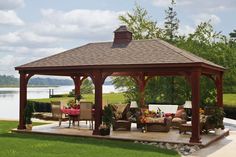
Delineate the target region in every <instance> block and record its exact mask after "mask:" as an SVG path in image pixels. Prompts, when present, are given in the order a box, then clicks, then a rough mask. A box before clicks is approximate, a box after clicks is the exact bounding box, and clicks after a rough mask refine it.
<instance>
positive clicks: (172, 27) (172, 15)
mask: <svg viewBox="0 0 236 157" xmlns="http://www.w3.org/2000/svg"><path fill="white" fill-rule="evenodd" d="M175 4H176V2H175V0H171V5H170V6H169V7H168V9H167V10H165V13H166V17H165V23H164V27H165V29H164V32H165V33H164V38H165V39H166V40H167V41H169V42H171V43H173V42H174V40H176V37H177V32H178V29H179V19H178V18H177V12H176V11H175V10H174V5H175ZM174 79H175V77H166V78H165V80H166V81H165V83H166V84H170V86H168V87H167V88H166V90H167V91H168V92H167V94H168V96H169V97H170V98H172V99H171V103H172V104H173V103H174V97H175V84H174V82H175V80H174Z"/></svg>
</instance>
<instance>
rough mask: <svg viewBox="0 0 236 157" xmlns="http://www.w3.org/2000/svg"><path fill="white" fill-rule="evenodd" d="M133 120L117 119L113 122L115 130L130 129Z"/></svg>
mask: <svg viewBox="0 0 236 157" xmlns="http://www.w3.org/2000/svg"><path fill="white" fill-rule="evenodd" d="M130 129H131V122H130V121H127V120H117V121H115V122H114V123H113V131H118V130H119V131H130Z"/></svg>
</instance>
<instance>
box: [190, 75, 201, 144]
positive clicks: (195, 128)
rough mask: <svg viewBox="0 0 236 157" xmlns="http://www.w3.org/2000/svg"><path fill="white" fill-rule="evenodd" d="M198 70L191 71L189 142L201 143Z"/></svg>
mask: <svg viewBox="0 0 236 157" xmlns="http://www.w3.org/2000/svg"><path fill="white" fill-rule="evenodd" d="M200 76H201V73H200V71H194V72H192V73H191V88H192V136H191V138H190V142H192V143H201V141H200V139H201V138H200V122H199V121H200V118H199V103H200Z"/></svg>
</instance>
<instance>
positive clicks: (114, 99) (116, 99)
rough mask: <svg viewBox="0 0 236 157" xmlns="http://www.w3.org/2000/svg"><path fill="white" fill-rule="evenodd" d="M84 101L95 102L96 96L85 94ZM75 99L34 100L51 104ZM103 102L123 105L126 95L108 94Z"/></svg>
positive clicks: (104, 95)
mask: <svg viewBox="0 0 236 157" xmlns="http://www.w3.org/2000/svg"><path fill="white" fill-rule="evenodd" d="M82 97H83V99H82V101H83V100H85V101H92V102H94V94H83V95H82ZM70 99H74V98H73V97H61V98H45V99H32V100H34V101H39V102H51V101H55V100H67V101H69V100H70ZM103 101H104V102H107V103H108V104H109V103H111V104H114V103H122V102H124V94H123V93H106V94H103Z"/></svg>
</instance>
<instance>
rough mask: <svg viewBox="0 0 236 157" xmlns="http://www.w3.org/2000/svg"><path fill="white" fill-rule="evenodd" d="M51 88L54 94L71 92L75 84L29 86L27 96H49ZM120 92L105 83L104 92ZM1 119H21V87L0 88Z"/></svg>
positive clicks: (31, 97)
mask: <svg viewBox="0 0 236 157" xmlns="http://www.w3.org/2000/svg"><path fill="white" fill-rule="evenodd" d="M49 89H54V94H64V93H69V91H71V90H72V89H74V86H59V87H40V88H30V87H28V89H27V90H28V91H27V98H28V99H33V98H48V97H49ZM110 92H119V90H116V89H115V88H114V86H113V85H103V93H110ZM0 119H13V120H15V119H19V88H0Z"/></svg>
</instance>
